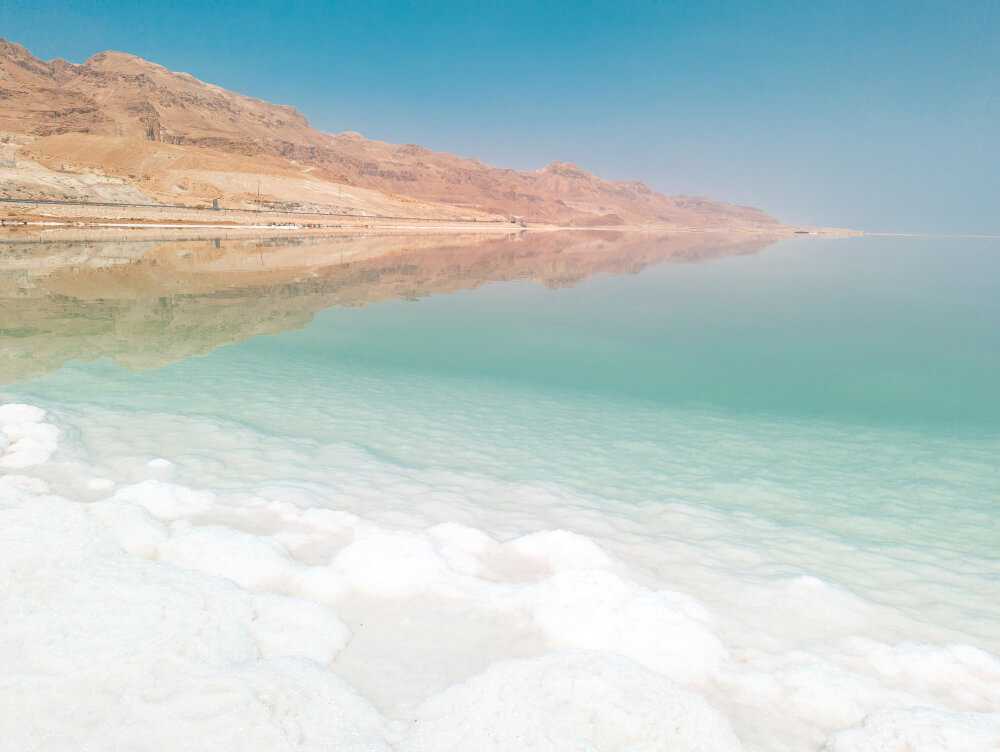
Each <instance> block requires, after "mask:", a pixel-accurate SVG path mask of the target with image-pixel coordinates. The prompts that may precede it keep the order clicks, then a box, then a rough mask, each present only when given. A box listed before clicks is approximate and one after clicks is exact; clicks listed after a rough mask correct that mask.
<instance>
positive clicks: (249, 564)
mask: <svg viewBox="0 0 1000 752" xmlns="http://www.w3.org/2000/svg"><path fill="white" fill-rule="evenodd" d="M66 419H67V420H71V422H73V423H74V425H73V426H72V429H73V430H68V431H66V430H63V431H61V430H60V428H61V427H62V426H57V425H56V423H55V422H54V419H53V418H52V417H51V416H50V415H47V414H46V413H45V412H44V411H42V410H39V409H37V408H33V407H31V406H26V405H5V406H3V407H0V436H3V437H4V439H3V442H4V443H0V451H2V452H3V453H2V455H0V466H2V467H3V468H4V469H5V470H7V471H9V472H7V474H6V475H4V476H2V477H0V592H2V594H3V595H2V597H0V623H2V624H3V625H4V628H3V630H2V631H0V656H2V657H3V663H4V670H3V671H2V672H0V749H4V750H6V749H10V750H15V749H16V750H27V749H31V750H71V749H72V750H78V749H136V750H143V749H149V750H153V749H191V750H201V749H203V750H217V749H236V750H241V749H246V750H251V749H255V750H256V749H304V750H312V749H315V750H320V749H323V750H329V749H337V750H388V749H397V750H401V751H405V752H416V751H418V750H419V751H427V752H430V751H431V750H435V751H436V750H466V749H476V750H566V751H567V752H569V751H570V750H580V749H588V750H606V751H611V750H691V751H692V752H694V751H698V752H731V751H733V750H741V749H746V750H830V751H832V752H876V751H878V752H903V751H904V750H906V751H907V752H925V751H926V752H930V751H931V750H935V751H937V750H941V751H943V752H948V751H949V750H954V751H955V752H978V751H980V750H982V751H984V752H985V751H986V750H996V749H997V748H998V747H1000V659H998V658H997V657H996V655H994V654H993V653H992V652H991V649H990V648H991V646H992V644H993V643H991V642H990V639H989V638H991V637H1000V636H998V635H995V634H994V633H992V632H991V629H995V627H996V625H995V624H994V625H991V624H989V623H986V624H985V625H977V623H976V622H975V621H974V617H973V616H971V615H969V614H964V613H963V614H962V615H961V618H959V615H958V614H957V612H956V614H953V616H954V619H952V618H950V617H949V618H948V619H946V620H945V621H948V622H951V621H954V623H955V624H958V623H960V622H961V623H962V624H964V625H965V627H964V629H965V631H963V629H960V628H957V627H955V626H954V625H953V624H951V623H948V624H937V623H933V621H932V620H920V619H915V618H913V616H912V615H911V614H910V610H909V609H902V610H900V609H897V608H895V607H893V606H890V605H886V604H880V603H876V602H873V601H871V600H869V599H866V598H864V597H861V596H859V595H858V594H856V593H854V592H852V591H851V590H850V589H848V588H845V587H843V586H842V585H838V584H835V583H832V582H828V581H826V580H825V579H823V578H822V577H820V576H816V575H813V574H810V573H808V572H803V571H796V570H793V569H791V568H789V567H787V566H778V565H777V563H775V564H768V563H767V562H766V561H764V562H763V563H761V557H766V556H767V555H768V554H767V549H766V548H765V549H764V553H760V551H759V550H755V549H752V548H751V547H750V546H751V545H752V542H748V541H746V540H743V539H741V538H740V537H739V536H740V535H741V534H743V535H745V534H746V533H745V532H743V533H741V531H743V529H744V528H745V527H746V526H747V525H750V524H752V523H751V522H750V521H748V520H735V521H734V520H732V519H730V518H729V517H728V516H726V515H717V514H713V513H712V512H710V511H708V510H699V509H697V508H694V507H689V506H682V507H678V506H673V507H671V506H667V505H664V507H663V508H662V509H657V510H654V511H653V512H652V513H651V514H650V513H649V510H645V511H643V510H641V509H636V510H634V511H633V512H628V511H627V510H624V509H618V508H615V510H614V511H611V510H605V509H602V508H601V507H599V506H595V505H594V504H592V503H591V502H590V501H589V500H588V499H586V498H584V497H582V496H575V495H573V494H572V493H570V492H568V491H565V490H559V489H553V488H528V487H525V486H523V485H513V484H504V483H501V482H499V481H494V480H490V479H486V478H482V477H476V476H461V475H458V474H454V473H452V474H449V475H448V476H447V477H444V476H442V474H441V473H440V472H439V471H435V470H421V469H405V468H401V467H400V466H398V465H393V464H391V463H389V462H385V461H381V460H379V459H377V458H375V457H372V456H367V455H365V454H364V453H360V452H358V450H356V449H353V448H349V447H342V448H339V449H338V448H329V447H327V448H325V449H324V450H323V451H324V452H326V454H324V455H323V456H324V457H325V458H326V464H317V461H316V455H315V454H314V451H315V448H310V447H308V446H306V447H298V448H295V447H292V446H290V445H288V444H284V443H281V442H279V441H277V440H276V439H271V438H266V437H263V436H258V435H256V434H254V433H253V432H251V431H248V430H245V429H236V428H233V427H228V428H226V429H225V430H228V431H229V432H230V434H231V437H232V440H233V441H234V442H238V443H239V445H240V446H241V447H242V449H241V451H240V452H236V451H233V452H227V455H226V461H225V462H218V461H216V460H215V459H214V458H212V457H208V456H206V455H201V456H200V457H199V458H198V459H191V457H188V458H186V459H185V457H182V456H177V457H173V458H170V459H168V458H166V457H158V456H157V455H154V454H149V455H148V456H140V455H137V454H136V447H137V446H140V447H141V445H142V441H141V440H139V441H136V440H134V437H135V436H138V435H139V434H140V433H141V432H142V431H148V432H150V435H156V436H157V443H159V444H160V445H161V446H163V445H165V444H169V442H167V441H164V440H163V437H164V436H165V435H166V434H165V431H166V428H167V427H169V428H170V430H172V431H173V432H174V436H175V438H176V440H177V442H178V444H180V443H183V441H184V440H185V439H190V440H191V441H193V438H192V437H195V436H197V435H199V433H201V432H202V431H203V429H204V424H196V423H195V422H193V421H192V422H185V421H183V420H180V419H178V418H174V417H170V418H168V419H165V420H164V421H160V422H157V421H156V420H153V419H151V418H148V417H147V418H144V419H143V420H142V421H141V423H142V428H139V427H138V423H139V421H137V419H136V418H135V417H132V418H127V417H123V416H115V415H113V414H110V413H102V412H97V411H95V412H94V413H92V414H87V415H76V416H72V417H67V418H66ZM126 420H133V421H137V422H136V424H135V425H131V426H130V428H131V431H132V434H131V435H132V437H133V440H132V441H129V442H127V443H126V442H123V443H122V444H121V445H120V446H119V445H114V444H112V443H110V442H109V443H106V444H104V445H102V452H101V454H100V456H96V457H95V456H92V454H91V452H92V451H93V450H92V448H88V447H85V446H84V445H82V444H76V443H73V442H72V441H70V440H68V439H65V438H64V441H63V443H62V444H60V443H59V437H60V435H61V434H62V435H63V436H64V437H66V436H75V435H77V433H79V432H81V431H86V430H91V431H96V432H97V433H98V435H105V436H110V435H112V434H119V435H121V434H123V433H125V432H124V431H123V430H122V429H123V426H122V425H121V421H126ZM81 421H83V423H81ZM81 426H86V428H82V427H81ZM62 428H64V427H62ZM213 430H214V431H215V432H216V433H218V432H219V431H221V430H224V429H223V428H222V427H220V426H218V425H216V426H213ZM90 446H91V447H92V444H91V445H90ZM330 452H335V453H336V452H339V453H340V457H339V460H337V461H336V462H335V461H333V460H332V459H331V455H330V454H329V453H330ZM248 457H249V458H251V459H249V460H247V459H246V458H248ZM154 459H162V460H164V461H165V462H166V463H168V464H163V463H159V462H156V463H151V460H154ZM239 462H253V463H255V464H253V465H249V464H247V465H243V466H239ZM338 462H339V463H342V464H343V466H344V467H349V468H350V471H349V472H348V471H341V470H339V469H337V464H338ZM186 463H191V464H193V465H194V470H195V472H196V473H197V474H198V475H199V477H204V478H206V479H208V478H209V477H214V478H215V480H214V481H213V482H212V487H211V488H208V487H207V486H206V487H196V486H194V485H186V484H185V482H184V478H185V477H186V475H185V473H184V470H185V464H186ZM209 467H215V468H224V470H218V471H215V475H214V476H213V473H212V472H206V468H209ZM165 471H169V473H170V474H171V475H170V477H173V476H174V475H176V476H177V480H176V482H175V481H174V480H171V479H169V478H168V477H167V476H165V475H164V473H165ZM242 475H249V476H252V477H253V478H255V480H252V481H251V482H242V483H240V482H237V481H238V479H239V478H240V476H242ZM95 478H97V479H101V480H104V481H107V483H99V484H96V485H95V484H94V483H93V481H94V479H95ZM490 499H494V500H496V505H497V507H498V508H497V509H496V510H493V511H491V510H490V508H489V505H488V504H484V503H483V500H490ZM512 508H514V509H517V510H519V512H518V514H520V516H519V517H518V516H514V521H513V522H512V521H511V520H512V514H511V509H512ZM630 514H634V515H635V516H629V515H630ZM574 528H576V529H574ZM779 534H780V531H776V530H773V529H770V528H768V527H767V526H760V527H758V528H757V529H754V530H752V531H751V533H750V535H751V536H752V537H753V538H767V537H768V536H775V535H779ZM801 535H806V534H805V533H801ZM776 540H778V539H776ZM798 545H800V546H802V547H803V548H804V549H805V550H807V551H809V552H810V553H811V554H812V555H813V556H814V560H815V561H816V562H817V566H818V567H819V566H820V565H822V564H823V558H822V557H823V556H829V557H830V559H831V560H833V559H834V558H835V557H836V556H838V555H840V548H839V547H838V546H837V545H833V544H830V543H829V542H828V541H824V540H822V539H820V538H817V539H815V540H809V539H808V538H807V539H806V540H805V541H804V542H802V543H799V544H798ZM857 556H858V561H857V565H858V566H862V567H867V568H868V570H869V572H871V573H873V576H877V572H878V567H879V566H880V565H881V564H883V563H884V562H883V560H882V559H880V558H878V557H877V556H875V555H874V554H872V555H870V557H869V558H867V559H866V558H864V557H865V556H866V554H865V553H864V552H860V551H859V552H858V553H857ZM712 559H715V562H716V563H715V564H711V560H712ZM706 561H707V562H708V563H709V564H711V566H707V567H706ZM741 563H742V564H741ZM756 566H763V568H764V571H765V572H766V574H764V575H762V574H760V571H759V570H756V569H754V567H756ZM749 570H753V571H749ZM927 588H928V589H920V588H917V589H915V590H914V591H913V594H912V597H913V598H914V599H915V602H916V601H919V599H921V598H926V597H928V593H933V583H929V584H928V585H927ZM963 619H964V621H963ZM982 635H986V639H983V637H982ZM977 643H978V644H977Z"/></svg>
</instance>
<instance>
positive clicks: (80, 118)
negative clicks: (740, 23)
mask: <svg viewBox="0 0 1000 752" xmlns="http://www.w3.org/2000/svg"><path fill="white" fill-rule="evenodd" d="M0 103H2V107H0V132H2V133H6V134H16V135H20V136H24V137H28V138H30V139H31V143H30V145H26V146H24V148H23V154H24V156H25V157H26V158H29V159H31V160H34V161H36V162H37V163H39V164H41V165H43V166H44V167H46V168H48V169H54V170H70V171H88V170H89V171H97V172H101V173H102V174H106V175H109V176H114V177H115V178H119V179H122V180H125V181H127V182H129V184H130V185H133V186H136V187H137V188H139V189H141V190H142V191H143V192H145V194H147V195H149V196H152V197H154V198H155V199H157V200H160V201H163V200H165V199H173V200H176V201H181V200H184V199H189V200H195V199H197V200H201V201H204V200H206V199H211V198H221V199H223V200H224V201H230V202H236V203H241V204H246V203H248V202H251V201H257V202H261V201H264V202H268V203H278V204H287V205H290V206H295V205H297V206H302V207H308V208H315V207H317V206H331V207H334V206H335V207H337V208H341V209H342V208H350V207H351V206H358V207H362V208H363V207H364V205H365V201H366V200H367V199H370V196H367V197H366V195H365V194H364V193H363V192H364V190H369V191H374V192H377V193H379V194H381V195H382V196H383V197H389V198H391V199H392V200H394V201H395V202H396V204H399V203H400V201H404V202H405V201H411V202H419V203H418V205H417V206H415V207H413V208H414V209H419V210H420V211H422V212H424V213H425V214H426V213H428V212H430V216H438V215H437V214H434V211H435V206H438V207H440V206H441V205H448V206H449V207H451V212H450V214H451V215H454V213H455V207H460V208H461V209H462V210H463V211H464V212H465V213H466V214H469V213H472V214H473V215H481V216H487V215H489V216H497V215H500V216H505V217H508V216H516V217H522V218H524V219H526V220H530V221H541V222H552V223H559V224H567V225H577V226H593V225H623V224H647V225H648V224H666V225H672V226H677V227H689V228H722V227H726V228H732V229H751V230H761V229H768V228H776V227H777V226H778V224H777V222H776V221H775V220H774V219H773V218H771V217H769V216H767V215H766V214H764V213H763V212H760V211H759V210H756V209H752V208H748V207H740V206H733V205H730V204H724V203H719V202H714V201H708V200H704V199H690V198H686V197H668V196H663V195H661V194H658V193H656V192H655V191H652V190H650V189H649V188H648V187H647V186H645V185H643V184H642V183H638V182H612V181H606V180H602V179H600V178H598V177H596V176H594V175H592V174H590V173H588V172H586V171H585V170H582V169H581V168H579V167H577V166H575V165H570V164H567V163H561V162H553V163H552V164H550V165H549V166H548V167H545V168H544V169H542V170H539V171H535V172H518V171H515V170H506V169H499V168H495V167H491V166H488V165H485V164H483V163H481V162H479V161H477V160H474V159H466V158H462V157H457V156H454V155H451V154H446V153H441V152H433V151H431V150H429V149H425V148H423V147H420V146H417V145H414V144H405V145H395V144H388V143H384V142H381V141H373V140H369V139H366V138H364V137H362V136H360V135H359V134H357V133H350V132H348V133H341V134H337V135H331V134H327V133H322V132H320V131H317V130H315V129H314V128H312V127H310V125H309V123H308V121H307V120H306V119H305V117H303V116H302V114H301V113H299V112H297V111H296V110H295V109H294V108H292V107H287V106H282V105H274V104H270V103H268V102H263V101H261V100H258V99H254V98H252V97H247V96H243V95H241V94H236V93H234V92H230V91H227V90H225V89H222V88H220V87H218V86H213V85H211V84H207V83H204V82H202V81H199V80H198V79H196V78H194V77H193V76H191V75H188V74H186V73H177V72H173V71H170V70H167V69H166V68H164V67H163V66H160V65H157V64H155V63H151V62H149V61H146V60H143V59H142V58H138V57H135V56H133V55H127V54H124V53H121V52H102V53H100V54H97V55H94V56H93V57H91V58H90V59H89V60H87V61H86V62H85V63H83V64H81V65H75V64H72V63H67V62H65V61H62V60H54V61H51V62H45V61H42V60H39V59H38V58H35V57H34V56H33V55H31V53H30V52H28V51H27V50H26V49H24V48H23V47H21V46H20V45H17V44H13V43H10V42H6V41H3V40H0ZM248 175H249V176H260V177H261V178H262V179H263V183H266V184H258V183H259V181H256V180H254V179H251V178H247V177H245V176H248ZM241 176H243V177H241ZM338 191H340V193H338ZM344 191H346V192H347V195H346V196H345V195H343V193H344ZM352 191H354V194H352ZM447 214H449V213H448V212H442V214H441V216H445V215H447Z"/></svg>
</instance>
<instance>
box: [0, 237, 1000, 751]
mask: <svg viewBox="0 0 1000 752" xmlns="http://www.w3.org/2000/svg"><path fill="white" fill-rule="evenodd" d="M0 315H2V320H0V322H2V323H0V356H2V360H0V379H3V381H4V382H6V384H5V385H3V386H0V397H2V398H3V400H4V401H5V402H9V403H16V404H21V405H31V406H34V407H35V408H40V409H41V410H44V411H45V413H44V414H42V413H41V412H40V411H39V410H33V409H32V408H28V407H15V406H9V407H6V408H0V424H2V428H3V431H4V433H3V435H5V436H6V437H7V439H6V440H5V442H4V445H3V446H0V452H4V454H2V456H0V465H2V466H3V467H4V469H5V471H6V472H7V476H6V477H5V478H4V479H3V480H2V481H0V484H4V485H3V490H0V496H2V497H3V501H4V502H5V503H6V506H5V507H4V509H5V512H6V513H7V515H8V518H9V520H10V522H9V523H8V524H7V525H6V526H5V527H4V530H5V533H4V535H5V539H4V540H5V541H6V542H7V543H9V544H10V545H9V546H8V549H9V550H8V553H7V554H4V555H0V559H4V558H5V557H6V561H4V562H3V564H4V569H3V571H4V572H5V575H4V576H5V577H6V578H7V580H6V583H7V584H8V586H9V588H8V590H7V592H9V593H11V595H10V596H9V597H8V598H7V599H6V601H7V607H6V609H7V611H8V614H10V615H11V617H10V618H11V620H12V622H10V623H14V624H15V626H14V628H13V629H12V630H9V633H8V635H7V636H5V637H2V638H0V640H3V641H4V644H3V646H2V649H3V650H4V651H10V652H9V653H5V654H10V655H16V656H17V658H16V660H15V661H14V666H13V668H12V670H11V671H10V672H8V678H7V679H5V684H3V685H2V686H0V692H2V693H4V695H5V697H4V699H3V701H4V702H8V703H11V705H10V706H11V707H14V706H17V707H18V708H21V709H22V710H23V711H24V712H20V713H16V714H0V715H4V716H5V719H4V720H3V721H0V732H2V735H3V736H4V737H5V738H11V739H16V740H20V741H21V742H23V743H22V747H27V748H30V747H31V742H32V740H36V741H37V740H38V739H47V740H48V742H47V743H49V746H48V747H42V748H52V749H55V748H62V747H61V746H60V743H64V744H70V743H72V745H73V746H76V747H79V746H80V745H81V744H82V743H83V742H84V741H90V742H91V743H95V744H97V745H98V746H102V745H103V746H107V745H108V744H109V743H111V742H112V741H114V742H118V743H126V742H131V741H132V740H134V739H135V738H145V737H144V736H143V735H142V734H140V733H139V732H133V731H129V728H132V726H130V725H129V724H132V725H133V726H135V725H136V724H138V725H139V726H143V725H145V728H146V729H149V728H152V729H154V731H155V734H157V735H159V736H160V737H161V738H162V739H169V740H173V742H172V743H174V744H177V745H180V744H183V745H186V746H187V747H189V748H191V749H198V748H202V747H204V748H205V749H210V748H218V745H220V744H221V745H223V746H226V745H228V746H230V747H232V748H238V745H240V744H243V745H245V746H247V748H261V747H269V745H273V744H275V743H277V742H276V741H275V740H278V739H283V740H285V742H287V740H288V739H289V738H290V737H289V734H290V733H292V732H291V731H290V730H289V729H290V728H292V727H294V729H295V731H294V734H295V735H297V736H296V738H299V739H300V740H302V743H303V744H305V745H306V748H310V749H311V748H314V747H315V748H317V749H320V748H323V749H326V748H329V745H330V744H338V745H341V746H340V747H338V748H347V749H350V748H354V747H351V746H350V745H351V744H354V745H355V746H356V748H358V749H378V748H384V747H385V745H392V746H393V747H396V748H399V749H426V750H438V749H456V750H457V749H491V748H494V749H518V750H520V749H566V750H576V749H601V750H616V749H629V750H634V749H664V748H668V749H675V748H676V749H691V750H696V749H697V750H731V749H740V748H743V749H749V750H802V749H833V750H883V749H885V750H889V749H891V750H895V749H897V748H899V749H913V750H940V749H955V750H978V749H984V750H985V749H995V748H996V747H997V745H1000V658H998V657H997V656H998V655H1000V626H998V625H1000V554H998V551H1000V470H998V461H997V458H998V456H1000V397H998V396H997V383H998V381H1000V379H998V376H1000V245H998V244H997V241H989V240H961V241H960V240H939V239H933V240H932V239H890V238H860V239H846V240H819V239H814V238H809V239H801V240H783V241H771V240H768V239H747V238H725V237H708V238H706V237H704V236H674V237H652V236H629V235H613V234H600V233H575V234H559V235H555V234H548V235H541V236H537V235H522V236H514V237H510V238H503V239H495V238H474V237H466V238H455V237H451V238H430V237H427V236H423V237H420V236H417V237H410V238H406V237H403V238H377V237H368V238H301V239H285V240H273V239H271V240H266V241H261V240H254V239H249V240H248V239H234V238H228V239H221V240H191V241H189V242H180V241H169V242H166V241H161V240H158V239H146V238H141V237H139V238H137V237H135V236H129V237H127V238H104V239H100V240H88V241H86V242H80V243H77V242H64V241H60V242H51V241H50V242H36V239H32V241H31V242H25V239H19V240H18V242H16V243H9V244H7V245H4V244H3V243H0ZM3 411H5V412H3ZM12 541H13V542H16V545H14V543H12ZM279 596H280V597H279ZM123 601H124V602H127V603H128V604H130V607H129V613H128V615H123V614H122V613H121V610H120V609H118V608H116V604H118V603H121V602H123ZM209 604H211V605H209ZM168 613H169V614H170V616H169V617H168V616H165V614H168ZM102 634H109V635H112V638H109V639H105V638H104V637H101V636H100V635H102ZM53 643H59V644H60V648H59V649H58V650H55V651H54V652H53V651H52V650H51V645H52V644H53ZM47 646H49V647H47ZM88 656H89V657H88ZM289 656H294V657H297V658H298V660H297V661H291V660H290V658H289ZM108 666H115V667H116V668H114V669H113V670H112V669H109V668H108ZM152 667H156V668H155V669H153V668H152ZM151 671H152V672H153V674H154V676H153V677H152V678H151V675H150V672H151ZM39 677H44V678H39ZM70 677H72V678H70ZM206 677H208V678H206ZM31 683H33V684H31ZM29 685H30V686H33V687H34V688H35V689H34V690H33V691H32V692H28V693H24V692H23V689H24V687H25V686H29ZM81 694H86V695H87V696H88V698H90V699H88V700H87V702H85V703H83V704H82V705H81V706H80V707H79V708H78V710H76V711H73V712H71V713H67V716H66V720H65V722H64V723H63V724H62V725H61V726H60V727H59V728H60V729H62V731H60V732H59V734H61V736H59V735H56V736H52V732H51V730H50V727H49V728H47V727H46V725H45V724H43V723H42V721H41V720H38V721H32V720H31V718H32V714H35V715H36V716H37V717H38V718H39V719H43V718H44V717H46V713H47V712H48V710H47V709H51V708H52V707H56V706H59V707H62V706H63V705H64V704H65V703H70V704H72V702H71V699H72V698H75V697H78V696H80V695H81ZM167 695H169V697H170V698H172V699H171V700H170V701H167V700H166V699H165V698H166V697H167ZM307 695H308V699H307V697H306V696H307ZM13 697H16V698H17V699H8V698H13ZM126 697H141V698H143V700H142V702H141V703H140V705H139V706H137V705H135V703H134V702H131V701H126V700H125V699H124V698H126ZM316 698H323V699H322V701H320V700H319V699H316ZM276 708H280V710H276ZM331 708H334V709H335V710H331ZM95 718H96V719H97V720H94V719H95ZM123 718H124V719H127V720H128V723H126V724H123V722H122V719H123ZM241 728H243V729H244V730H245V729H247V728H249V729H250V731H248V732H247V731H239V729H241ZM147 733H148V732H147ZM130 734H131V735H130ZM47 735H48V736H47ZM199 744H200V745H202V747H199V746H198V745H199ZM891 744H897V746H896V747H893V746H891ZM906 744H909V745H910V746H909V747H907V746H905V745H906ZM212 745H216V746H215V747H213V746H212ZM670 745H673V746H670ZM880 745H881V746H880ZM899 745H903V746H899ZM168 746H169V745H168Z"/></svg>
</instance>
